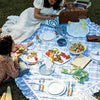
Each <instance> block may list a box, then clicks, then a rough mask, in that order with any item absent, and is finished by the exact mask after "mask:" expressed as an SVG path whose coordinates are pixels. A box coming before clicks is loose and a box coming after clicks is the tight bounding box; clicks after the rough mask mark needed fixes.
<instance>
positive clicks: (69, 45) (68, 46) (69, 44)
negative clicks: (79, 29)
mask: <svg viewBox="0 0 100 100" xmlns="http://www.w3.org/2000/svg"><path fill="white" fill-rule="evenodd" d="M79 42H80V43H81V44H82V45H83V46H84V47H85V50H86V44H85V43H84V42H81V41H77V40H76V41H68V43H67V48H68V49H69V51H70V47H71V46H73V44H74V43H79ZM85 50H84V51H85ZM84 51H82V52H78V53H75V52H72V51H70V53H72V54H81V53H83V52H84Z"/></svg>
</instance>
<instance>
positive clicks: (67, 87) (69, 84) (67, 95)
mask: <svg viewBox="0 0 100 100" xmlns="http://www.w3.org/2000/svg"><path fill="white" fill-rule="evenodd" d="M69 87H70V82H68V86H67V96H68V95H69Z"/></svg>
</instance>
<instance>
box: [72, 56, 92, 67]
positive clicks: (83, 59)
mask: <svg viewBox="0 0 100 100" xmlns="http://www.w3.org/2000/svg"><path fill="white" fill-rule="evenodd" d="M90 61H91V58H89V57H87V56H85V55H83V54H80V55H79V56H77V57H76V58H75V59H74V60H73V61H72V63H71V65H75V66H76V67H79V66H80V67H82V68H84V67H85V66H86V65H87V64H88V63H89V62H90Z"/></svg>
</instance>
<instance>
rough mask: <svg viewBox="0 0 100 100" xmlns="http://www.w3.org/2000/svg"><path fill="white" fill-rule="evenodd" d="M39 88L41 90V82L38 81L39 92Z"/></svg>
mask: <svg viewBox="0 0 100 100" xmlns="http://www.w3.org/2000/svg"><path fill="white" fill-rule="evenodd" d="M40 88H41V80H39V90H40Z"/></svg>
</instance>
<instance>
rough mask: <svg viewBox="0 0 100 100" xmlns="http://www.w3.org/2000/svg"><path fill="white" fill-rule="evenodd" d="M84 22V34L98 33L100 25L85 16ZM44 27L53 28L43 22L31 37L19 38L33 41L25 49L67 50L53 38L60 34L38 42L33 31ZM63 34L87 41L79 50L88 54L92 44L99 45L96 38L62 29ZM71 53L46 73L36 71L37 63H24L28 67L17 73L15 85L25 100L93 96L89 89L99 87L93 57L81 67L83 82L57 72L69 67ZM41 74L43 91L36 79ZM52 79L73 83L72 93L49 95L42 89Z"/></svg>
mask: <svg viewBox="0 0 100 100" xmlns="http://www.w3.org/2000/svg"><path fill="white" fill-rule="evenodd" d="M87 22H88V26H89V33H88V35H100V26H99V25H96V24H95V23H93V22H91V21H90V20H89V19H87ZM65 26H67V25H65ZM45 31H50V32H54V31H55V29H54V28H52V27H49V26H47V25H41V27H40V28H39V29H38V30H37V31H36V33H35V34H34V35H33V36H32V37H30V38H29V39H27V40H25V41H23V42H22V43H27V42H30V41H33V42H34V43H33V45H32V46H30V47H29V49H35V50H38V51H40V52H42V53H43V54H44V53H45V51H47V50H48V48H53V47H57V48H60V49H61V50H63V51H66V50H67V47H59V46H58V44H57V39H58V38H60V37H62V36H59V37H58V38H56V39H54V40H52V41H42V43H38V41H37V39H36V36H35V35H36V34H38V35H40V34H41V33H43V32H45ZM66 36H67V37H68V39H69V40H81V41H83V42H85V44H86V45H87V48H86V50H85V52H84V53H83V54H84V55H86V56H88V57H90V51H91V50H92V49H93V48H95V47H96V46H97V47H98V46H99V45H100V43H98V42H95V43H94V42H87V41H86V37H82V38H81V37H78V38H75V37H73V36H70V35H69V34H68V33H66ZM99 48H100V47H99ZM71 56H72V58H71V60H69V61H68V62H67V63H65V64H62V65H57V64H54V67H55V71H54V73H53V74H51V75H49V76H43V75H41V74H40V73H39V65H38V64H36V65H27V66H29V67H30V68H31V69H30V71H29V73H27V74H25V75H23V76H22V77H18V78H16V79H15V82H16V84H17V86H18V87H19V89H20V90H21V91H22V93H23V94H24V96H25V97H26V98H28V99H29V100H95V99H94V98H92V97H91V96H92V95H93V93H95V92H98V91H100V65H98V64H97V61H96V60H92V61H91V62H90V63H89V64H88V65H87V66H86V67H85V68H84V70H86V71H87V72H88V73H89V75H88V80H87V81H85V82H84V83H80V82H77V81H76V80H75V78H73V77H72V76H71V75H68V74H62V73H61V69H62V68H67V69H70V68H71V67H72V65H71V62H72V61H73V59H75V57H76V55H72V54H71ZM43 57H44V56H43ZM26 63H27V62H26ZM41 78H43V79H45V83H44V91H43V92H41V91H39V90H38V85H39V79H41ZM55 79H56V80H61V81H64V82H65V84H66V85H67V84H68V81H70V82H72V83H74V84H75V86H74V89H73V94H72V96H66V91H65V93H64V94H63V95H61V96H52V95H49V94H48V93H47V92H46V91H47V90H46V89H47V88H46V85H47V84H48V83H49V82H50V81H51V80H55ZM66 90H67V89H66ZM79 91H83V92H80V93H79ZM82 93H83V94H82ZM84 95H85V96H84ZM75 98H77V99H75ZM82 98H84V99H82Z"/></svg>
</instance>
